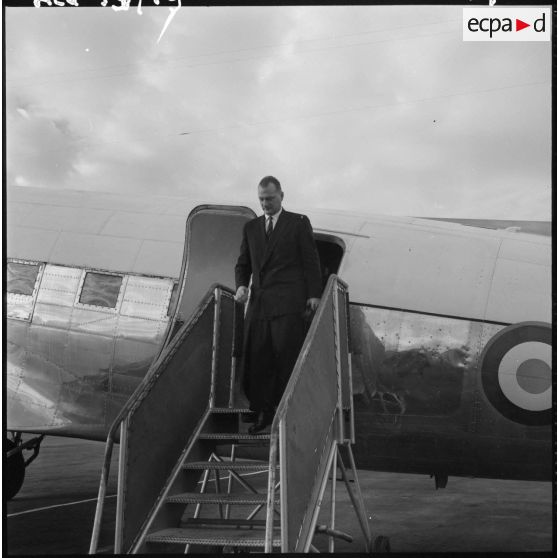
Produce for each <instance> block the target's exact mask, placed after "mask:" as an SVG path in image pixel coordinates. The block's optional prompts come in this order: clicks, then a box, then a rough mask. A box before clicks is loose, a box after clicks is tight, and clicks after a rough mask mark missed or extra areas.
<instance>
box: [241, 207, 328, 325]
mask: <svg viewBox="0 0 558 558" xmlns="http://www.w3.org/2000/svg"><path fill="white" fill-rule="evenodd" d="M250 276H252V293H251V300H250V307H249V309H248V313H249V316H247V318H248V319H253V318H259V319H262V318H273V317H276V316H281V315H284V314H292V313H301V314H302V313H303V312H304V310H305V307H306V301H307V299H309V298H319V297H320V296H321V294H322V277H321V269H320V259H319V256H318V251H317V249H316V244H315V242H314V236H313V234H312V226H311V225H310V221H309V220H308V217H306V216H305V215H300V214H298V213H291V212H289V211H285V210H284V209H283V210H282V211H281V214H280V215H279V219H278V220H277V224H276V226H275V228H274V230H273V232H272V234H271V236H270V238H269V240H267V239H266V236H265V215H262V216H261V217H257V218H255V219H252V220H251V221H248V222H247V223H246V224H245V226H244V230H243V233H242V244H241V246H240V256H239V257H238V261H237V264H236V267H235V279H236V288H237V289H238V287H240V286H244V287H247V286H248V284H249V282H250Z"/></svg>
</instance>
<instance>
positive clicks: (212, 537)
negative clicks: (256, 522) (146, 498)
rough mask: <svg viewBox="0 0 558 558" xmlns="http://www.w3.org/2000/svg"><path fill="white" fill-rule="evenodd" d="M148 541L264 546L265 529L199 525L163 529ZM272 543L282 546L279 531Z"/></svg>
mask: <svg viewBox="0 0 558 558" xmlns="http://www.w3.org/2000/svg"><path fill="white" fill-rule="evenodd" d="M146 542H148V543H167V544H169V543H170V544H199V545H210V546H246V547H263V546H264V545H265V530H263V529H238V528H236V527H232V528H231V527H222V526H220V527H203V528H202V527H197V528H195V529H181V528H179V527H175V528H172V529H162V530H161V531H156V532H154V533H151V534H150V535H148V536H147V538H146ZM272 545H273V546H274V547H280V546H281V537H280V534H279V531H277V532H275V533H274V534H273V540H272Z"/></svg>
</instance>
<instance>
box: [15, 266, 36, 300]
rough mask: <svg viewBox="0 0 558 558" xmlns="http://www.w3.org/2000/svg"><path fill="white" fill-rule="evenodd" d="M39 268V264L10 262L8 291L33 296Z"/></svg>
mask: <svg viewBox="0 0 558 558" xmlns="http://www.w3.org/2000/svg"><path fill="white" fill-rule="evenodd" d="M39 268H40V266H39V265H38V264H26V263H17V262H8V285H7V287H8V292H9V293H12V294H19V295H27V296H32V295H33V291H34V290H35V283H36V282H37V276H38V275H39Z"/></svg>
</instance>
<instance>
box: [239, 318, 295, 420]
mask: <svg viewBox="0 0 558 558" xmlns="http://www.w3.org/2000/svg"><path fill="white" fill-rule="evenodd" d="M247 334H248V339H247V346H246V354H245V361H244V379H243V387H244V392H245V394H246V396H247V397H248V400H249V401H250V410H252V411H255V412H260V411H273V410H274V408H275V407H277V405H278V404H279V401H280V400H281V397H282V395H283V392H284V391H285V388H286V387H287V383H288V381H289V378H290V376H291V372H292V370H293V367H294V365H295V363H296V359H297V358H298V354H299V353H300V349H301V348H302V345H303V343H304V338H305V336H306V322H305V320H304V319H303V317H302V316H301V315H300V314H298V313H297V314H285V315H283V316H277V317H275V318H271V319H252V320H251V321H250V326H249V331H248V332H247Z"/></svg>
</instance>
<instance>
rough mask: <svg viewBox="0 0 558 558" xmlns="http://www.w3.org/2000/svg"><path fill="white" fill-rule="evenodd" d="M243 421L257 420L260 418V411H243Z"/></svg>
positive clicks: (241, 418) (241, 417)
mask: <svg viewBox="0 0 558 558" xmlns="http://www.w3.org/2000/svg"><path fill="white" fill-rule="evenodd" d="M240 420H242V422H256V421H257V420H258V413H256V412H255V411H250V412H248V413H242V414H241V416H240Z"/></svg>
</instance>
